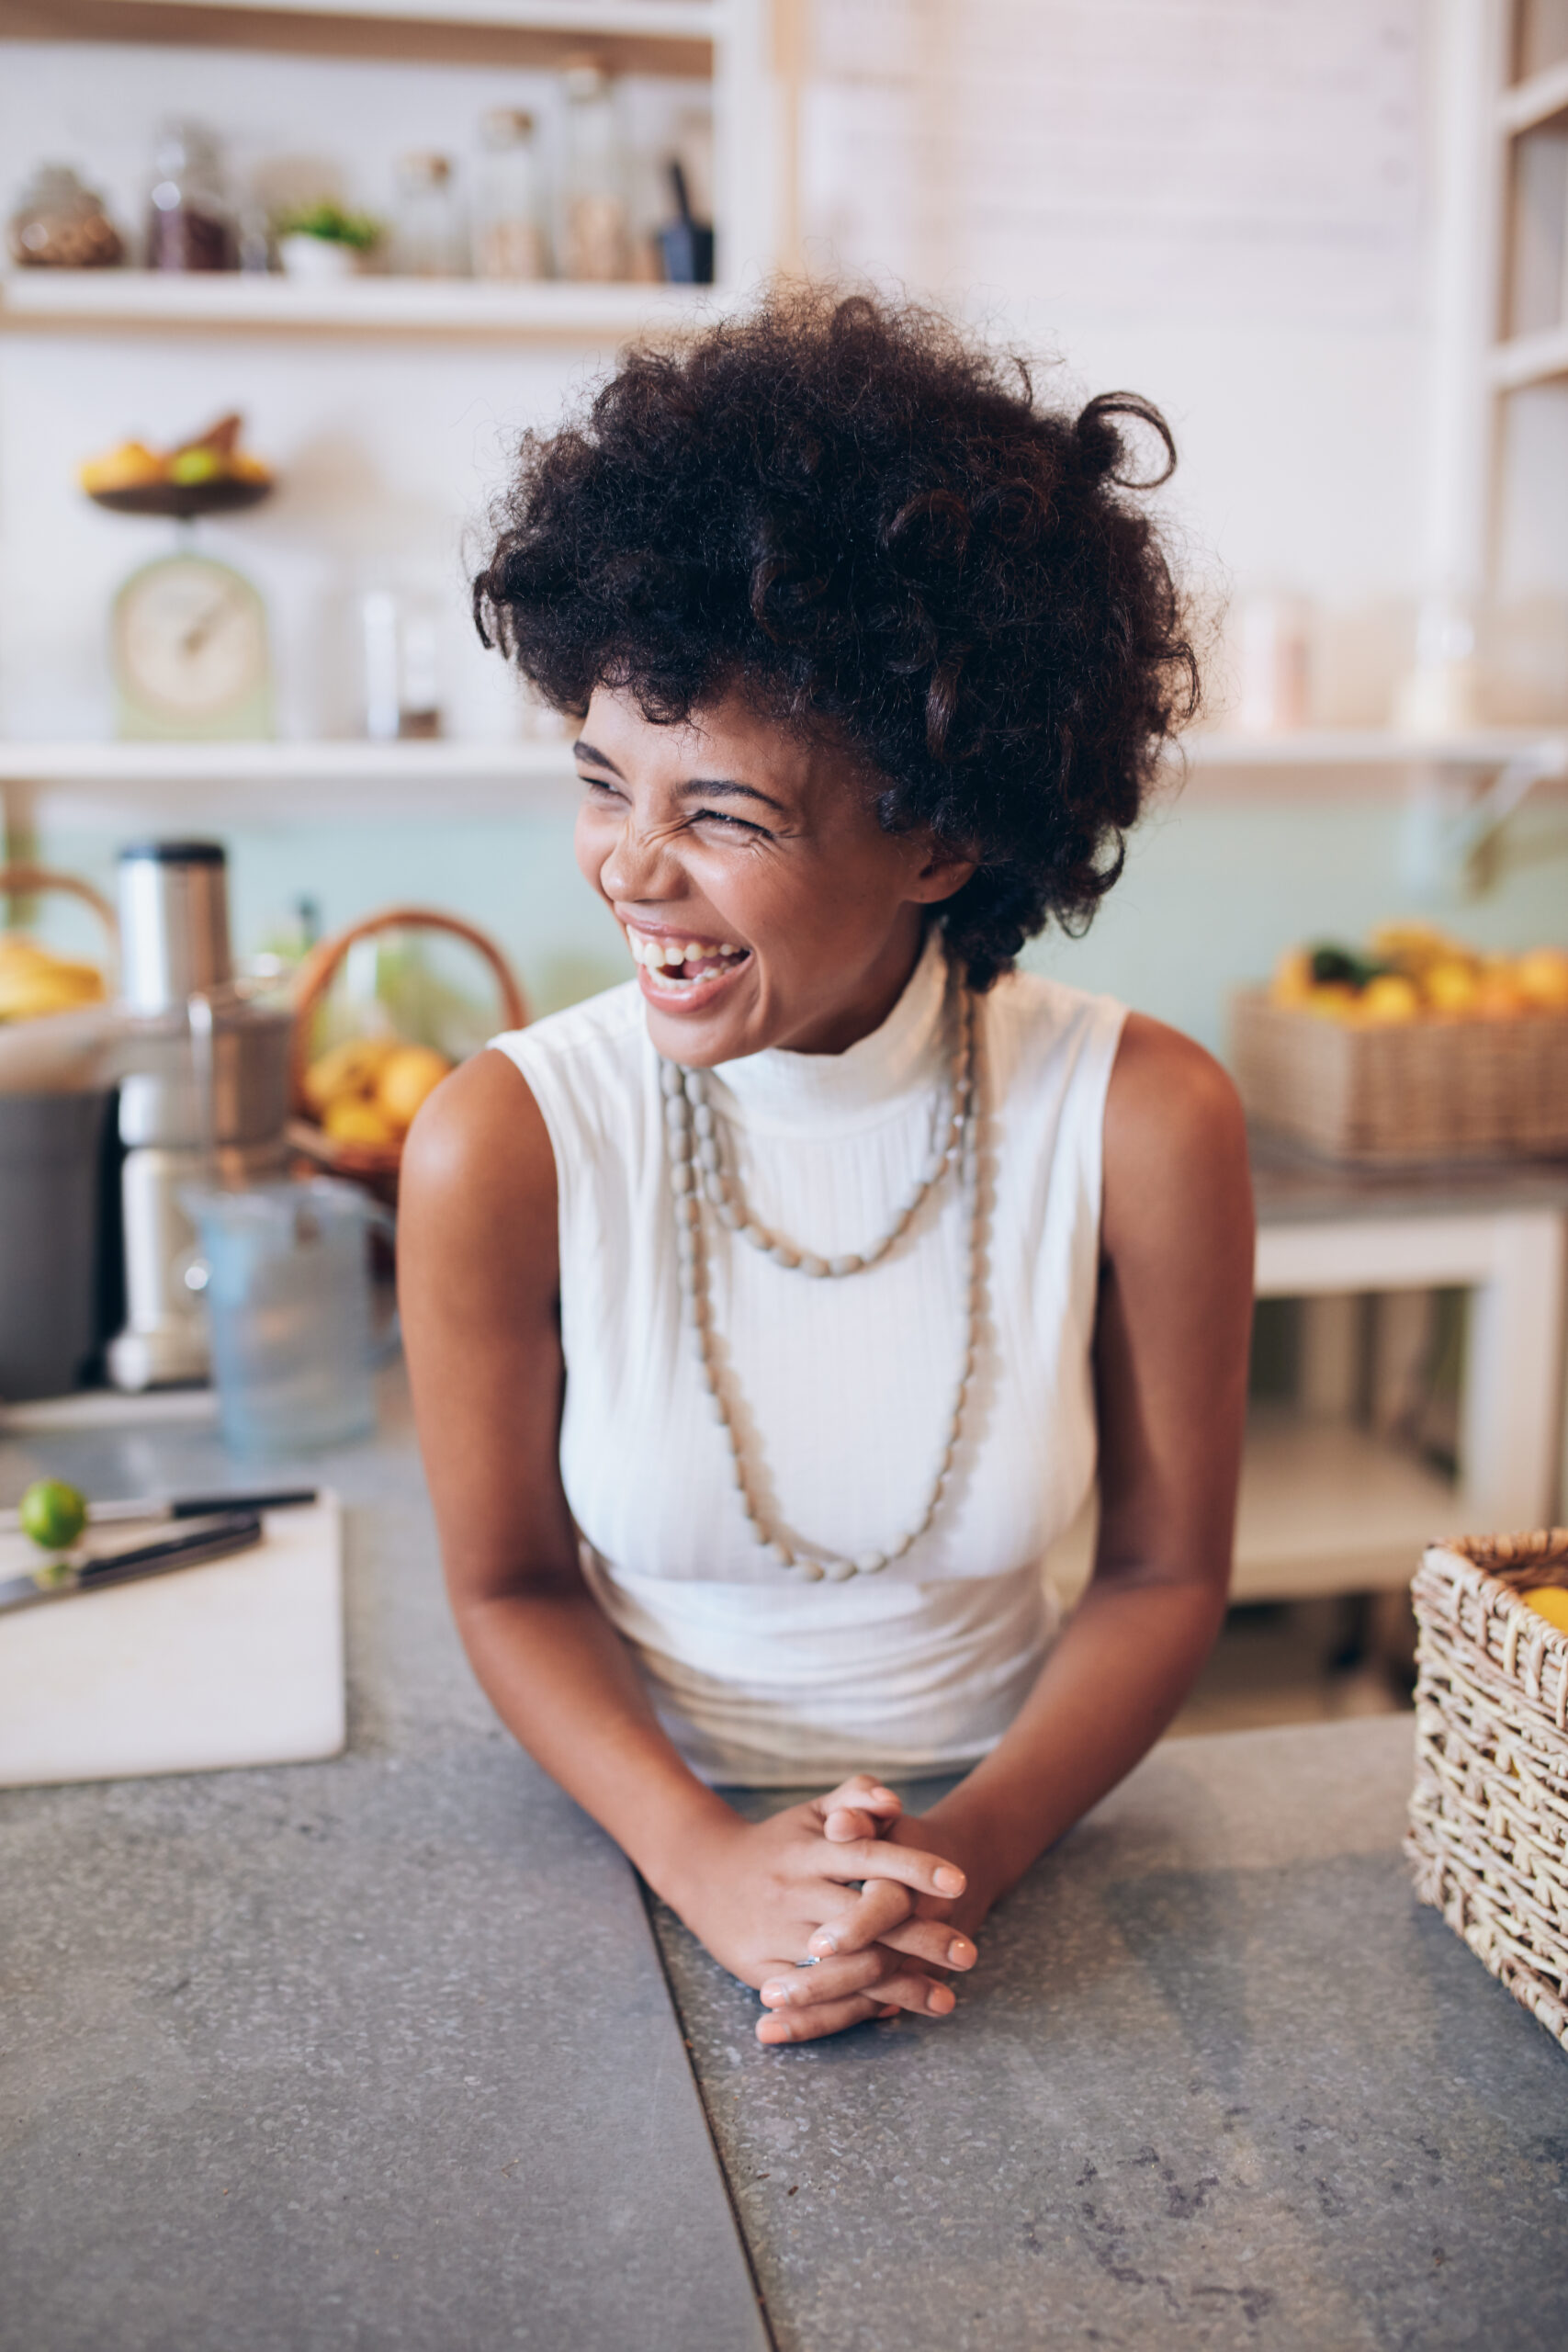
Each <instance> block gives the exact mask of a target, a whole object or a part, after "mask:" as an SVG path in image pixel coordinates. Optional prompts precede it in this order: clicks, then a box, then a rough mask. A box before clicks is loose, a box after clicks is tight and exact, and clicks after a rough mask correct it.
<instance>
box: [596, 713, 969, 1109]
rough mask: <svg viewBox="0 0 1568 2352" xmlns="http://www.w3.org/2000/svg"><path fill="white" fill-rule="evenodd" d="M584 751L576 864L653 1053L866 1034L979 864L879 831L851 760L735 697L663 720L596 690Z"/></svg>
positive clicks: (716, 1055)
mask: <svg viewBox="0 0 1568 2352" xmlns="http://www.w3.org/2000/svg"><path fill="white" fill-rule="evenodd" d="M576 750H577V759H578V766H579V769H580V772H581V777H582V782H583V786H584V787H585V788H584V794H583V801H582V807H581V813H580V815H579V819H578V827H577V855H578V863H579V865H581V869H582V872H583V875H584V876H585V878H586V879H587V880H588V881H589V882H590V883H592V886H593V888H595V889H596V890H597V891H598V893H599V895H600V897H601V898H602V899H604V901H605V902H606V904H607V905H608V906H609V908H610V910H611V912H612V913H613V914H614V915H615V920H616V922H618V923H619V924H620V926H621V930H622V933H624V935H625V937H626V944H627V946H628V948H629V949H630V951H631V956H632V960H633V962H634V963H635V964H636V966H637V985H638V987H639V989H640V990H641V992H642V998H643V1001H644V1003H645V1004H646V1005H647V1007H648V1013H649V1032H650V1035H651V1036H652V1038H653V1042H654V1044H655V1046H657V1047H658V1048H659V1050H660V1053H663V1054H666V1055H668V1056H669V1057H671V1059H673V1060H677V1061H682V1062H684V1063H686V1064H687V1066H688V1067H692V1068H705V1069H711V1068H712V1067H713V1066H714V1065H715V1064H716V1063H718V1062H728V1061H735V1060H739V1058H741V1057H743V1056H745V1055H748V1054H755V1053H761V1052H763V1051H765V1050H766V1049H767V1048H768V1047H770V1046H784V1047H785V1048H787V1049H788V1050H790V1051H793V1052H795V1053H808V1054H810V1053H842V1052H843V1051H844V1049H845V1048H846V1047H847V1046H852V1045H853V1044H854V1043H855V1041H856V1040H857V1038H860V1037H863V1036H867V1035H869V1034H870V1033H871V1031H872V1030H874V1029H875V1028H877V1027H879V1026H880V1024H881V1023H882V1022H883V1021H884V1020H886V1016H887V1014H888V1013H889V1012H891V1011H892V1008H893V1006H894V1005H895V1004H896V1003H897V1000H898V997H899V995H900V993H901V992H902V990H903V988H904V986H905V983H906V982H907V980H908V977H909V974H910V973H911V972H912V971H913V969H914V967H915V964H916V961H917V959H918V957H919V952H920V943H921V940H922V938H923V936H924V932H925V919H926V914H925V910H926V909H927V908H928V907H931V906H935V905H937V904H940V902H941V901H942V899H946V898H947V897H949V896H950V895H951V894H952V892H953V891H954V890H955V889H957V888H959V887H960V886H961V885H962V883H964V881H965V880H966V879H967V878H968V876H969V874H970V872H971V870H972V869H971V867H970V866H969V865H967V864H966V863H965V862H964V861H963V860H962V859H958V858H955V857H953V856H952V855H951V854H941V853H937V852H936V851H935V850H934V848H933V844H932V843H931V842H930V840H929V838H924V837H922V836H920V835H919V834H917V833H915V832H913V831H911V832H906V833H898V834H895V833H889V832H887V831H885V829H884V828H883V826H882V825H881V824H880V823H879V821H878V820H877V816H876V813H875V809H874V801H873V797H872V795H871V793H870V792H869V791H868V790H867V789H866V777H865V775H864V772H863V768H862V766H861V765H860V764H859V763H857V762H856V761H855V760H854V759H852V757H851V756H850V754H849V753H848V752H846V751H845V750H843V749H841V748H839V747H837V746H835V745H834V744H833V743H831V742H830V741H825V740H819V739H818V740H802V739H801V738H800V737H798V736H796V735H793V734H791V733H789V732H787V731H786V730H783V729H780V728H779V727H777V726H776V725H774V724H773V723H771V722H769V721H768V720H767V719H766V718H762V717H761V716H759V714H758V713H757V712H756V711H755V710H754V709H753V708H752V707H750V705H749V704H748V703H747V702H746V700H745V699H744V697H743V696H741V695H737V694H733V693H732V694H729V695H721V696H719V697H718V698H716V701H715V702H714V703H713V704H712V705H711V706H710V707H706V708H705V709H704V710H702V711H701V712H700V713H694V714H693V716H692V718H690V719H689V720H687V721H685V722H683V723H682V724H678V725H673V726H661V725H658V724H656V723H654V722H653V721H651V720H649V718H646V717H645V716H644V714H643V712H642V711H641V709H640V708H639V707H638V706H637V703H636V702H635V701H634V700H633V699H632V698H631V697H630V696H629V695H624V694H618V693H615V692H614V691H611V690H609V689H607V688H604V687H600V688H598V689H597V690H596V691H595V693H594V694H593V695H592V700H591V702H590V704H589V707H588V711H587V714H586V716H585V718H584V719H583V724H582V735H581V739H580V740H579V741H578V744H577V746H576Z"/></svg>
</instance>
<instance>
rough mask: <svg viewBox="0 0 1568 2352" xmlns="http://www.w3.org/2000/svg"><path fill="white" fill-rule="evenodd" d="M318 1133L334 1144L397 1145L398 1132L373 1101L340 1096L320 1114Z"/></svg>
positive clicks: (350, 1095) (352, 1096) (351, 1095)
mask: <svg viewBox="0 0 1568 2352" xmlns="http://www.w3.org/2000/svg"><path fill="white" fill-rule="evenodd" d="M321 1132H322V1134H323V1135H327V1136H331V1137H332V1139H333V1143H363V1144H387V1143H396V1142H397V1139H398V1131H397V1129H396V1127H394V1126H393V1125H392V1123H391V1121H390V1120H389V1119H388V1118H385V1117H384V1116H383V1115H382V1114H381V1113H380V1112H379V1111H378V1109H377V1107H376V1105H375V1103H367V1102H366V1101H365V1100H364V1098H363V1096H360V1095H357V1094H348V1095H340V1096H339V1097H338V1099H337V1101H336V1102H335V1103H328V1104H327V1107H326V1109H325V1111H324V1112H323V1113H322V1114H321Z"/></svg>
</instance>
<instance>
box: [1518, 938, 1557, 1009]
mask: <svg viewBox="0 0 1568 2352" xmlns="http://www.w3.org/2000/svg"><path fill="white" fill-rule="evenodd" d="M1514 986H1515V987H1516V988H1517V989H1518V991H1519V994H1520V995H1521V996H1522V997H1524V998H1525V999H1526V1001H1528V1002H1529V1003H1530V1004H1532V1005H1535V1006H1537V1007H1539V1008H1540V1011H1541V1012H1568V948H1562V947H1532V948H1531V949H1530V951H1529V955H1528V956H1519V957H1517V959H1516V961H1515V964H1514Z"/></svg>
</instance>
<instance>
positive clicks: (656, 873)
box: [599, 812, 672, 899]
mask: <svg viewBox="0 0 1568 2352" xmlns="http://www.w3.org/2000/svg"><path fill="white" fill-rule="evenodd" d="M671 872H672V861H671V855H670V845H669V841H668V838H667V837H666V836H662V835H660V833H658V832H649V831H646V830H645V829H644V827H643V826H641V825H640V824H639V823H638V822H637V818H636V816H635V815H633V814H631V813H630V812H628V813H627V816H626V821H625V823H624V824H623V825H622V826H621V828H620V831H618V832H617V833H616V835H615V842H614V844H613V846H612V848H611V850H610V854H609V855H608V856H607V857H606V858H605V860H604V865H602V866H601V867H600V869H599V879H600V883H601V885H602V887H603V888H604V892H605V895H606V896H607V897H609V898H612V899H660V898H664V897H667V896H668V895H669V882H670V878H671Z"/></svg>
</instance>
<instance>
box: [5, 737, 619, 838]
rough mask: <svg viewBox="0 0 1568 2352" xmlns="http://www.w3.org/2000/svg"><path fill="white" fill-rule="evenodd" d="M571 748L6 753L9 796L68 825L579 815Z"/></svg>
mask: <svg viewBox="0 0 1568 2352" xmlns="http://www.w3.org/2000/svg"><path fill="white" fill-rule="evenodd" d="M575 785H576V779H575V773H574V769H573V763H572V757H571V747H570V742H568V741H567V740H566V739H565V738H564V737H563V738H562V739H561V740H560V741H558V742H551V741H542V742H541V741H502V742H495V743H464V742H450V741H447V742H434V743H366V742H317V743H299V742H295V743H15V742H13V743H0V797H4V798H5V799H6V801H8V802H9V801H13V800H14V801H15V802H16V803H17V805H18V806H19V807H21V808H22V809H26V808H28V806H29V805H31V806H33V807H35V808H36V807H47V809H48V810H49V813H50V816H51V819H52V820H54V821H56V822H59V823H63V824H68V825H78V826H80V825H105V826H108V827H111V828H112V827H116V826H120V827H123V826H124V825H125V824H126V823H127V822H128V821H131V820H134V821H136V822H140V823H175V824H186V825H188V824H191V823H193V822H197V823H201V824H207V825H218V826H223V825H229V824H239V823H262V824H265V823H273V824H298V823H309V822H311V821H314V820H322V819H333V818H337V817H349V818H354V819H357V820H360V821H363V820H365V819H367V818H368V817H378V816H387V817H404V818H420V817H453V818H457V817H490V816H493V817H507V816H518V815H524V814H529V815H533V814H537V813H539V812H540V811H541V810H547V811H549V810H553V811H558V812H565V811H568V810H570V809H571V808H572V807H573V806H574V805H575V799H574V794H575Z"/></svg>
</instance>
